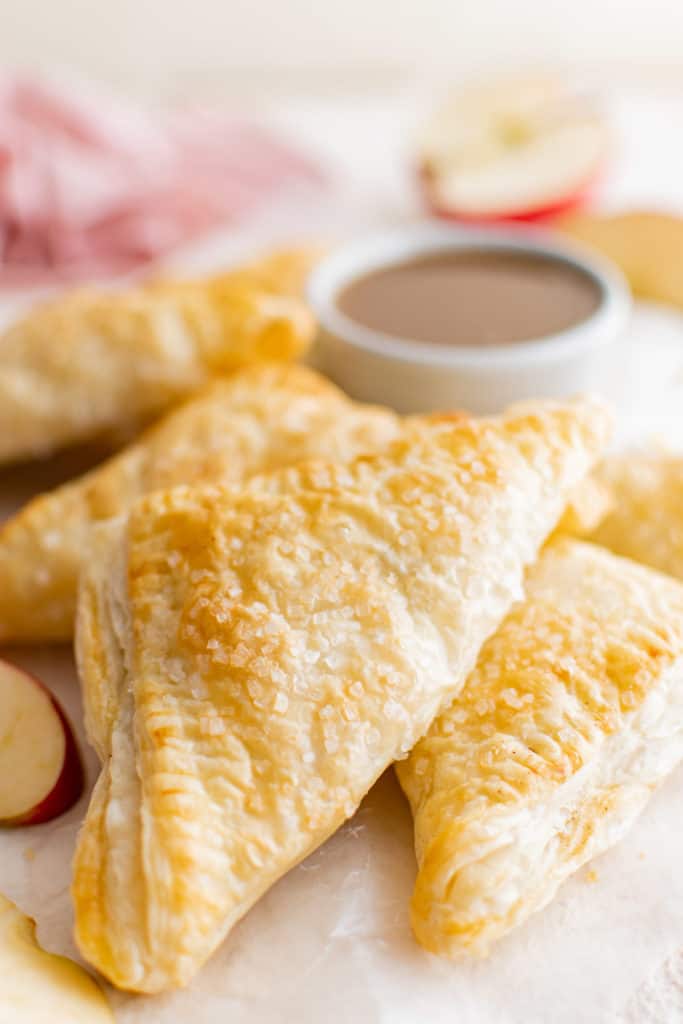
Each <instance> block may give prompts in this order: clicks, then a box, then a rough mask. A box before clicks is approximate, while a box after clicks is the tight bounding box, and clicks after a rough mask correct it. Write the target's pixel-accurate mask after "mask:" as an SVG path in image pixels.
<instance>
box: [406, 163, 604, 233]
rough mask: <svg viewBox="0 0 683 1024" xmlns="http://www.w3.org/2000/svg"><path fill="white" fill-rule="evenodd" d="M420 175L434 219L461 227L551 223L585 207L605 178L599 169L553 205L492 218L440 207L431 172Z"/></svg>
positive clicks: (511, 212) (423, 194) (423, 170)
mask: <svg viewBox="0 0 683 1024" xmlns="http://www.w3.org/2000/svg"><path fill="white" fill-rule="evenodd" d="M417 174H418V181H419V183H420V191H421V192H422V196H423V198H424V200H425V202H426V204H427V209H428V210H429V213H430V214H431V215H432V216H433V217H439V218H440V219H441V220H451V221H458V222H459V223H461V224H482V225H491V224H505V223H526V224H529V223H532V224H533V223H535V222H537V221H547V220H552V219H553V218H554V217H559V216H560V215H561V214H563V213H568V212H569V211H570V210H575V209H576V208H577V207H579V206H583V205H584V203H585V202H586V200H587V199H588V197H589V195H590V193H591V192H592V191H593V189H594V187H595V185H596V184H597V183H598V182H599V181H600V180H601V178H602V176H603V168H602V167H599V168H596V170H595V171H594V172H593V173H592V174H591V175H590V177H589V178H587V179H586V181H584V182H582V183H581V184H580V185H578V186H577V188H575V189H574V190H573V191H572V192H570V193H568V194H567V195H565V196H561V197H560V198H559V199H557V200H555V201H554V202H552V203H545V204H543V203H542V204H541V205H539V206H533V207H528V208H526V209H523V210H511V211H508V212H506V213H490V214H487V213H482V214H472V213H463V212H460V211H458V210H456V209H453V208H452V207H446V206H442V205H440V204H439V202H438V200H436V199H435V198H434V196H433V194H432V181H433V174H432V172H430V171H428V170H427V169H426V168H425V167H424V166H422V167H419V168H418V172H417Z"/></svg>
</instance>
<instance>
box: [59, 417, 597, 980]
mask: <svg viewBox="0 0 683 1024" xmlns="http://www.w3.org/2000/svg"><path fill="white" fill-rule="evenodd" d="M609 432H610V417H609V416H608V415H607V414H606V412H605V410H604V409H603V408H602V407H601V406H599V405H597V404H594V403H592V402H590V401H578V402H576V403H567V404H564V405H563V404H554V403H548V404H545V403H539V404H538V405H536V406H535V408H533V409H527V410H525V411H523V412H520V413H518V414H516V413H510V414H509V415H508V416H506V417H504V418H501V419H499V420H483V421H468V420H462V421H456V422H455V423H449V422H446V423H444V424H440V425H437V426H434V427H433V428H431V429H425V430H423V431H419V432H416V433H415V434H414V435H413V436H411V437H410V438H409V439H408V440H400V441H398V442H396V443H395V444H393V445H392V446H391V447H390V448H389V450H388V451H387V452H386V453H384V454H381V455H375V456H364V457H360V458H358V459H356V460H354V461H353V462H352V463H350V464H348V465H346V466H344V465H340V464H332V463H325V462H313V463H310V464H303V465H300V466H298V467H293V468H290V469H286V470H282V471H279V472H278V473H276V474H275V475H274V476H273V478H271V479H270V480H268V479H267V478H265V479H263V481H262V486H261V488H260V489H259V490H255V491H254V493H249V492H245V493H241V494H240V493H235V492H230V491H229V490H221V489H220V488H214V489H209V490H203V489H193V488H186V487H183V488H176V489H174V490H171V491H162V492H156V493H155V494H153V495H150V496H148V497H146V498H144V499H142V500H141V501H140V502H138V503H137V504H136V505H135V507H134V508H133V510H132V512H131V514H130V517H129V519H128V522H127V524H124V525H123V528H122V531H121V528H119V529H118V530H114V528H113V527H112V530H113V532H114V534H115V535H117V536H118V539H117V540H116V541H115V543H114V547H113V548H112V550H111V551H110V553H109V555H108V557H107V558H106V559H96V560H95V561H94V563H93V566H92V567H91V569H90V570H89V571H88V573H87V574H86V576H85V579H84V582H83V586H82V591H81V598H80V602H79V614H78V623H77V655H78V662H79V667H80V672H81V677H82V681H83V685H84V688H85V691H86V693H87V692H88V691H89V690H90V689H91V688H93V687H94V688H95V689H98V688H101V687H102V683H101V679H102V678H105V679H106V680H107V686H108V687H109V689H110V691H111V692H112V693H113V694H114V695H115V697H114V699H113V701H112V702H110V704H111V705H113V707H114V709H115V713H114V716H113V721H112V723H111V728H110V729H109V731H107V730H108V727H107V724H106V721H105V722H104V723H101V725H102V730H101V734H100V747H101V749H102V752H103V753H104V754H105V755H106V760H105V763H104V766H103V771H102V774H101V777H100V779H99V781H98V783H97V785H96V788H95V790H94V793H93V797H92V802H91V805H90V808H89V810H88V813H87V816H86V819H85V823H84V826H83V829H82V832H81V834H80V837H79V841H78V846H77V852H76V857H75V861H74V883H73V898H74V904H75V915H76V936H77V941H78V944H79V946H80V949H81V951H82V953H83V955H84V956H85V957H86V958H87V959H88V960H89V961H90V962H91V963H92V964H94V965H95V966H96V967H97V968H98V969H99V970H100V971H102V973H103V974H105V975H106V976H107V977H108V978H109V979H110V980H111V981H113V982H114V983H115V984H117V985H119V986H121V987H124V988H128V989H133V990H138V991H145V992H158V991H161V990H163V989H166V988H169V987H172V986H175V985H179V984H184V983H186V982H187V981H188V980H189V979H190V978H191V977H192V976H193V974H194V973H195V972H196V971H197V969H198V968H199V966H200V965H201V964H202V962H203V961H204V960H205V959H206V958H207V957H208V956H209V955H210V953H211V952H212V950H213V949H215V947H216V946H217V945H218V943H220V942H221V940H222V939H223V938H224V937H225V935H226V934H227V933H228V931H229V930H230V928H231V927H232V925H233V924H234V923H235V922H236V921H237V920H238V919H239V918H240V917H241V916H242V915H243V914H244V913H245V912H246V911H247V910H248V908H249V907H250V906H251V905H252V904H253V903H254V902H255V901H256V900H257V899H258V897H259V896H260V895H261V894H262V893H263V892H264V891H265V890H266V889H267V888H268V887H269V886H270V885H272V883H273V882H274V881H275V880H276V879H277V878H279V877H280V876H281V875H282V874H284V872H285V871H287V870H288V869H289V868H290V867H291V866H292V865H294V864H296V863H297V862H298V861H300V860H301V859H302V858H303V857H305V856H306V855H307V854H308V853H309V852H310V851H311V850H313V849H314V848H315V847H316V846H318V845H319V844H320V843H322V842H323V841H324V840H325V839H326V838H327V837H328V836H329V835H330V834H331V833H332V832H333V831H334V830H335V829H336V828H337V827H338V826H339V825H340V824H341V823H342V822H343V821H344V819H345V818H347V817H348V816H349V815H351V814H352V813H353V812H354V810H355V809H356V807H357V806H358V803H359V802H360V800H361V798H362V797H363V795H364V794H365V793H366V792H367V790H368V789H369V787H370V786H371V785H372V783H373V782H374V780H375V779H376V778H377V777H378V776H379V774H380V773H381V772H382V771H383V770H384V769H385V768H386V767H387V766H388V765H389V764H390V763H391V762H392V761H393V760H395V759H396V758H397V757H400V756H402V755H404V754H406V753H407V752H408V750H409V749H410V748H411V747H412V746H413V744H414V743H415V742H416V740H417V739H418V738H419V737H420V736H421V735H422V734H423V733H424V732H425V731H426V729H427V728H428V726H429V724H430V722H431V721H432V719H433V718H434V717H435V715H436V714H437V713H438V712H439V711H440V710H442V709H443V708H444V706H445V705H446V704H447V703H448V702H449V701H450V699H452V698H453V697H454V696H455V695H456V694H457V692H458V690H459V688H460V687H461V685H462V683H463V682H464V680H465V678H466V676H467V674H468V673H469V672H470V671H471V669H472V668H473V666H474V662H475V659H476V657H477V654H478V651H479V649H480V647H481V644H482V643H483V642H484V640H485V639H486V637H487V636H488V635H489V634H490V633H491V632H492V631H493V630H494V629H495V628H496V627H497V625H498V624H499V622H500V621H501V619H502V618H503V616H504V615H505V614H506V612H507V610H508V608H509V606H510V604H511V602H512V601H513V599H514V598H515V597H516V596H518V594H519V592H520V588H521V584H522V578H523V571H524V567H525V565H526V564H528V563H529V562H530V561H531V560H533V558H534V557H535V555H536V552H537V550H538V548H539V546H540V544H541V543H542V541H543V540H544V538H545V536H546V535H547V534H548V533H549V532H550V530H551V529H552V527H553V526H554V524H555V523H556V521H557V519H558V518H559V516H560V514H561V512H562V508H563V505H564V502H565V501H566V498H567V494H568V492H569V490H570V489H571V488H572V487H573V486H574V485H575V484H576V483H577V481H578V480H579V479H580V478H581V477H583V476H584V475H585V473H586V472H587V471H588V470H589V469H590V467H591V464H592V463H593V461H594V459H595V457H596V455H597V454H598V453H599V451H600V449H601V448H602V446H603V444H604V443H605V441H606V438H607V435H608V434H609ZM101 707H102V708H105V709H106V701H104V702H102V705H101Z"/></svg>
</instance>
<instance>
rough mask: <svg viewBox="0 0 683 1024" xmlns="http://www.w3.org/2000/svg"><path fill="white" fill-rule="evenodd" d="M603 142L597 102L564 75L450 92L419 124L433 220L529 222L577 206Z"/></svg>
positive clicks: (601, 154)
mask: <svg viewBox="0 0 683 1024" xmlns="http://www.w3.org/2000/svg"><path fill="white" fill-rule="evenodd" d="M608 145H609V130H608V127H607V124H606V122H605V119H604V117H603V115H602V114H601V112H600V110H599V109H598V107H597V105H596V104H595V103H594V102H593V101H592V99H591V97H590V95H589V94H588V93H586V92H583V93H582V92H579V91H578V90H576V89H573V88H572V87H571V86H570V85H569V84H567V82H565V80H564V79H563V78H561V77H559V76H554V75H550V74H547V75H543V74H537V75H533V76H524V77H519V76H514V77H508V78H502V79H495V80H493V81H492V82H490V83H488V84H481V85H472V86H470V87H467V88H464V89H462V90H460V91H459V92H457V93H456V94H455V95H453V96H452V97H451V99H450V101H449V102H448V103H447V104H446V105H445V107H443V108H442V109H441V110H440V111H438V112H437V114H436V115H435V116H434V117H433V118H432V119H431V120H430V122H429V123H428V124H427V125H426V127H425V129H424V131H423V132H422V135H421V138H420V141H419V143H418V158H419V169H420V177H421V181H422V187H423V189H424V192H425V195H426V198H427V202H428V204H429V206H430V207H431V209H432V211H433V212H435V213H437V214H438V215H442V216H447V217H454V218H459V219H464V220H478V221H487V220H497V219H502V220H505V219H508V220H532V219H536V218H538V217H541V216H545V215H550V214H554V213H558V212H560V211H561V210H565V209H567V208H569V207H571V206H574V205H576V203H578V202H579V201H580V200H581V199H582V198H583V197H584V196H585V194H586V192H587V191H588V189H589V187H590V185H591V184H593V182H594V181H595V179H596V178H597V177H598V175H599V172H600V170H601V168H602V166H603V163H604V160H605V157H606V153H607V149H608Z"/></svg>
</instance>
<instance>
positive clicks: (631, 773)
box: [397, 539, 683, 957]
mask: <svg viewBox="0 0 683 1024" xmlns="http://www.w3.org/2000/svg"><path fill="white" fill-rule="evenodd" d="M681 756H683V587H682V586H681V585H680V584H679V583H678V582H676V581H675V580H671V579H669V578H668V577H665V576H660V575H659V574H658V573H654V572H652V571H651V570H649V569H646V568H644V567H643V566H639V565H636V564H635V563H633V562H629V561H626V560H625V559H620V558H617V557H616V556H614V555H612V554H610V553H609V552H607V551H604V550H603V549H601V548H598V547H596V546H593V545H589V544H582V543H580V542H578V541H573V540H568V539H564V540H559V541H556V542H554V543H553V544H552V545H549V546H548V548H547V549H546V550H545V552H544V553H543V554H542V556H541V558H540V559H539V561H538V562H537V563H536V564H535V565H534V566H533V567H532V569H531V570H530V573H529V577H528V581H527V595H526V599H525V600H524V601H523V602H521V603H520V604H518V605H516V606H515V608H514V609H513V610H512V611H511V613H510V614H509V615H508V617H507V619H506V620H505V622H504V623H503V625H502V626H501V627H500V629H499V630H498V631H497V633H496V634H495V635H494V636H493V637H492V638H491V639H490V640H489V641H488V643H487V644H486V645H485V646H484V648H483V650H482V652H481V654H480V656H479V660H478V662H477V666H476V669H475V670H474V672H473V673H472V675H471V676H470V678H469V679H468V681H467V684H466V686H465V688H464V690H463V691H462V693H461V694H460V696H459V698H458V699H457V700H456V701H455V703H453V704H452V705H451V707H450V708H449V709H448V710H447V711H446V712H445V713H444V714H443V715H441V716H440V717H439V718H438V719H437V721H436V722H435V723H434V724H433V725H432V727H431V729H430V730H429V732H428V734H427V736H426V737H425V738H424V739H423V740H421V741H420V743H418V744H417V746H416V747H415V749H414V750H413V751H412V752H411V754H410V756H409V757H408V758H407V760H406V761H404V762H403V763H401V764H399V765H397V772H398V776H399V779H400V781H401V784H402V786H403V789H404V790H405V792H406V794H407V796H408V798H409V801H410V804H411V807H412V810H413V814H414V818H415V845H416V851H417V860H418V866H419V871H418V877H417V883H416V886H415V892H414V895H413V900H412V908H411V910H412V912H411V918H412V924H413V929H414V931H415V934H416V936H417V938H418V939H419V941H420V942H421V943H422V945H424V946H425V947H426V948H427V949H429V950H431V951H433V952H436V953H442V954H445V955H447V956H452V957H455V956H458V955H459V954H463V953H486V952H487V951H488V949H489V947H490V945H491V943H492V942H494V941H495V940H496V939H498V938H500V937H501V936H502V935H504V934H505V933H506V932H508V931H509V930H510V929H511V928H513V927H514V926H515V925H517V924H519V923H521V922H522V921H524V920H525V919H526V918H527V917H528V916H529V915H530V914H532V913H533V912H534V911H536V910H539V909H540V908H541V907H543V906H544V905H545V904H546V903H548V901H549V900H550V899H552V897H553V895H554V894H555V892H556V890H557V888H558V886H559V885H560V883H561V882H562V881H563V880H564V879H565V878H567V876H568V875H570V874H571V873H572V872H573V871H576V869H577V868H578V867H580V866H581V865H582V864H584V863H585V862H586V861H587V860H589V859H590V858H591V857H594V856H595V855H596V854H598V853H601V852H602V851H604V850H605V849H607V848H608V847H609V846H612V845H613V844H614V843H615V842H617V840H619V839H620V838H621V836H622V835H623V834H624V832H625V831H626V830H627V829H628V827H629V826H630V825H631V823H632V822H633V820H634V819H635V817H636V816H637V815H638V813H639V812H640V811H641V809H642V808H643V806H644V804H645V803H646V801H647V799H648V797H649V796H650V794H651V792H652V789H653V787H654V786H655V785H656V784H657V783H659V782H660V781H661V780H662V779H663V778H664V777H665V776H666V775H667V774H668V773H669V772H670V771H671V770H672V769H673V768H674V766H675V765H676V764H677V763H678V761H679V760H680V758H681Z"/></svg>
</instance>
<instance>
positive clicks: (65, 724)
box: [0, 662, 85, 828]
mask: <svg viewBox="0 0 683 1024" xmlns="http://www.w3.org/2000/svg"><path fill="white" fill-rule="evenodd" d="M6 664H10V663H9V662H6ZM11 667H12V669H14V671H16V672H20V673H22V674H23V675H25V676H27V678H28V680H29V681H30V682H31V684H32V685H34V686H39V687H40V689H41V690H43V691H44V692H45V693H46V694H47V695H48V697H49V698H50V702H51V703H52V706H53V708H54V709H55V711H56V712H57V716H58V718H59V720H60V722H61V725H62V729H63V730H64V760H63V762H62V770H61V772H60V773H59V777H58V778H57V781H56V782H55V784H54V786H53V787H52V789H51V790H50V792H49V793H48V794H47V796H45V797H44V798H43V799H42V800H41V801H40V803H39V804H36V806H35V807H32V808H31V809H30V811H27V812H26V814H21V815H17V817H15V818H9V819H6V820H4V821H0V828H26V827H28V826H29V825H42V824H44V823H45V822H46V821H52V819H53V818H57V817H59V815H60V814H64V813H65V811H68V810H69V808H70V807H73V805H74V804H75V803H76V802H77V801H78V800H79V799H80V797H81V794H82V793H83V787H84V785H85V774H84V771H83V762H82V760H81V755H80V754H79V752H78V746H77V744H76V739H75V737H74V734H73V729H72V728H71V725H70V724H69V720H68V719H67V717H66V715H65V714H64V712H63V711H62V709H61V707H60V705H59V703H58V702H57V699H56V698H55V697H54V696H53V695H52V694H51V693H50V691H49V690H48V688H47V687H46V686H44V685H43V684H42V683H41V682H40V680H39V679H36V677H35V676H32V675H30V674H29V673H28V672H25V671H24V669H20V668H19V667H18V666H17V665H11Z"/></svg>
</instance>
